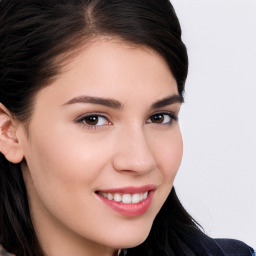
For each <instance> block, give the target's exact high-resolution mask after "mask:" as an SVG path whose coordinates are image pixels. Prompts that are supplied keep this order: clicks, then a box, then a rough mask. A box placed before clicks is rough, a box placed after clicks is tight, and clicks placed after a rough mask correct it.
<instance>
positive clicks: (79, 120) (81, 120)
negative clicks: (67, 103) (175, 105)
mask: <svg viewBox="0 0 256 256" xmlns="http://www.w3.org/2000/svg"><path fill="white" fill-rule="evenodd" d="M157 116H158V117H159V116H163V117H165V116H167V117H169V118H170V120H169V121H168V122H166V123H164V122H159V123H158V122H153V121H152V118H156V117H157ZM94 117H96V118H97V124H95V125H94V124H87V123H86V119H89V118H94ZM100 118H104V119H105V122H106V123H107V124H102V125H98V122H99V119H100ZM148 120H151V121H148ZM173 121H178V116H177V115H176V114H174V113H172V112H158V113H155V114H153V115H151V116H149V117H148V118H147V120H146V123H147V124H161V125H172V123H173ZM75 122H76V123H78V124H82V125H83V126H85V127H86V128H87V129H99V128H101V127H104V126H108V125H111V124H112V123H111V122H110V121H109V120H108V117H106V116H104V115H101V114H99V113H90V114H86V115H83V116H81V117H79V118H77V119H76V120H75Z"/></svg>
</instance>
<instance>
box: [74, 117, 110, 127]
mask: <svg viewBox="0 0 256 256" xmlns="http://www.w3.org/2000/svg"><path fill="white" fill-rule="evenodd" d="M76 122H77V123H83V124H84V125H86V126H89V127H98V126H104V125H109V124H110V122H109V121H108V119H107V118H106V117H104V116H101V115H85V116H82V117H81V118H79V119H78V120H76Z"/></svg>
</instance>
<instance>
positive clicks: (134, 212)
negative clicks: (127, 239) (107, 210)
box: [96, 185, 157, 217]
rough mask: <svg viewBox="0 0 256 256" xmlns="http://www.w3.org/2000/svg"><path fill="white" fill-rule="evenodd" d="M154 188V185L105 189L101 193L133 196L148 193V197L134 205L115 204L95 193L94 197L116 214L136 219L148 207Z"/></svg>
mask: <svg viewBox="0 0 256 256" xmlns="http://www.w3.org/2000/svg"><path fill="white" fill-rule="evenodd" d="M156 188H157V187H156V186H154V185H146V186H142V187H125V188H118V189H107V190H104V191H102V192H105V193H120V194H124V193H128V194H134V193H144V192H147V191H148V192H149V194H148V197H147V198H146V199H145V200H143V201H141V202H139V203H135V204H124V203H122V202H116V201H114V200H108V199H106V198H105V197H103V196H101V195H100V194H98V193H96V195H97V196H98V197H99V198H100V199H101V200H102V201H103V202H104V203H105V204H106V205H108V206H109V207H111V208H112V209H113V210H115V211H116V212H118V213H120V214H122V215H124V216H127V217H136V216H140V215H142V214H144V213H145V212H146V211H147V210H148V208H149V207H150V205H151V203H152V200H153V195H154V192H155V190H156Z"/></svg>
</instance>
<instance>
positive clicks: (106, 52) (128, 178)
mask: <svg viewBox="0 0 256 256" xmlns="http://www.w3.org/2000/svg"><path fill="white" fill-rule="evenodd" d="M95 98H97V99H95ZM103 98H104V100H102V99H103ZM166 98H168V100H165V101H163V100H164V99H166ZM156 103H158V104H156ZM179 109H180V99H179V97H178V90H177V84H176V81H175V79H174V77H173V75H172V73H171V72H170V70H169V68H168V65H167V64H166V62H165V61H164V59H163V58H162V57H161V56H160V55H159V54H158V53H156V52H155V51H153V50H152V49H149V48H147V47H142V46H132V45H129V44H126V43H120V41H119V42H118V41H117V40H113V39H112V40H98V41H95V42H93V43H92V44H90V45H88V46H87V47H85V48H84V49H82V50H81V51H80V53H79V55H78V56H76V57H74V58H73V59H72V60H70V63H69V64H68V65H67V66H66V67H65V71H64V72H62V73H61V74H60V75H59V76H58V77H57V79H56V80H55V81H54V82H53V83H52V84H51V85H49V86H47V87H45V88H43V89H42V90H40V91H39V93H38V94H37V96H36V101H35V106H34V111H33V114H32V117H31V121H30V123H29V127H28V134H27V133H26V131H25V128H24V125H23V124H22V123H19V122H17V121H14V119H12V117H11V115H10V114H9V113H8V111H7V110H6V109H5V108H4V106H1V115H0V117H1V116H2V120H4V118H5V121H6V122H3V121H2V124H4V123H5V126H7V128H6V129H2V131H3V132H2V135H1V138H2V139H1V143H2V144H0V147H1V151H2V152H3V153H4V152H5V153H6V154H5V155H6V157H7V158H8V159H9V160H10V161H12V162H19V161H21V160H22V159H23V162H22V171H23V176H24V180H25V184H26V187H27V191H28V197H29V203H30V210H31V217H32V221H33V224H34V227H35V230H36V233H37V236H38V239H39V241H40V243H41V245H42V248H43V249H44V251H45V252H46V254H47V255H49V256H59V255H62V256H68V255H76V256H84V255H93V256H99V255H101V256H110V255H114V253H115V252H116V251H117V249H118V248H129V247H134V246H136V245H138V244H140V243H142V242H143V241H144V240H145V239H146V237H147V236H148V234H149V232H150V229H151V226H152V222H153V220H154V218H155V216H156V214H157V213H158V212H159V210H160V208H161V207H162V205H163V203H164V201H165V200H166V198H167V196H168V194H169V193H170V190H171V188H172V185H173V181H174V178H175V175H176V173H177V171H178V168H179V165H180V162H181V158H182V138H181V133H180V128H179V124H178V122H177V121H176V120H174V119H173V115H175V116H177V115H178V112H179ZM85 115H86V116H87V118H85V117H84V116H85ZM88 116H90V117H88ZM8 118H9V120H11V124H12V125H7V124H9V123H10V122H7V120H8ZM0 120H1V119H0ZM2 127H3V126H2ZM8 127H9V130H10V131H12V136H8V133H7V130H8ZM5 130H6V132H4V131H5ZM3 134H5V136H3ZM13 136H15V139H13ZM3 137H4V139H3ZM8 138H9V141H11V142H9V144H8V143H7V144H6V141H7V140H8ZM11 138H12V140H11ZM4 140H5V142H4ZM4 145H5V146H4ZM6 145H9V146H6ZM7 147H8V149H7ZM7 155H8V156H7ZM145 186H146V188H145ZM127 187H129V188H131V187H132V189H131V190H133V189H135V190H136V189H138V188H139V189H140V188H141V187H143V188H144V190H150V191H149V194H150V198H151V199H150V203H149V205H148V207H147V208H146V209H145V211H143V212H135V213H134V212H132V213H131V212H129V209H128V210H127V211H126V210H124V213H122V212H119V211H117V210H115V209H113V208H112V207H110V206H109V205H108V204H107V203H105V202H104V200H108V199H106V198H103V200H102V195H99V191H100V192H101V193H104V192H105V191H109V190H113V189H115V191H117V192H118V190H120V193H119V194H120V195H121V196H122V194H124V193H122V191H121V190H122V189H123V188H127ZM124 190H125V189H124ZM142 190H143V189H142ZM130 194H131V195H132V193H130ZM148 197H149V196H148ZM147 200H149V199H146V201H147ZM119 204H122V202H121V203H119ZM141 205H142V203H141ZM125 211H126V212H125Z"/></svg>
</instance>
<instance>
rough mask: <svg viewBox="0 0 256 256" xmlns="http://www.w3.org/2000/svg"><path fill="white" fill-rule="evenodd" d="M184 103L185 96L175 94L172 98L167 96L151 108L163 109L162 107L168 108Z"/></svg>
mask: <svg viewBox="0 0 256 256" xmlns="http://www.w3.org/2000/svg"><path fill="white" fill-rule="evenodd" d="M183 102H184V98H183V96H182V95H178V94H175V95H172V96H167V97H165V98H163V99H161V100H158V101H156V102H154V103H153V104H152V105H151V107H150V108H151V109H156V108H162V107H166V106H168V105H172V104H174V103H183Z"/></svg>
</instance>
